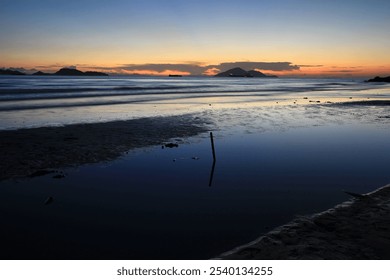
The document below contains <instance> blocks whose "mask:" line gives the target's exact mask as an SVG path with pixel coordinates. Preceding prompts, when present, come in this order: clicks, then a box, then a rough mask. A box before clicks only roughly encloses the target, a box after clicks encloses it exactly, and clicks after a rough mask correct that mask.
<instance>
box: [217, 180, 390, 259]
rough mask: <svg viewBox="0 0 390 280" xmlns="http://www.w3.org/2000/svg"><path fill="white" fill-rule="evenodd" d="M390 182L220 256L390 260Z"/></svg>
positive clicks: (296, 220) (298, 218) (238, 257)
mask: <svg viewBox="0 0 390 280" xmlns="http://www.w3.org/2000/svg"><path fill="white" fill-rule="evenodd" d="M389 233H390V185H386V186H384V187H382V188H379V189H377V190H376V191H374V192H371V193H368V194H365V195H362V196H361V197H355V198H353V199H351V200H349V201H346V202H344V203H341V204H339V205H337V206H335V207H334V208H331V209H329V210H327V211H325V212H322V213H319V214H315V215H312V216H308V217H297V218H296V219H295V220H293V221H291V222H290V223H288V224H286V225H283V226H280V227H278V228H276V229H274V230H272V231H270V232H269V233H267V234H265V235H263V236H261V237H260V238H258V239H257V240H255V241H253V242H251V243H249V244H246V245H243V246H241V247H238V248H235V249H233V250H231V251H229V252H226V253H223V254H221V255H220V256H218V257H217V259H365V260H367V259H390V234H389Z"/></svg>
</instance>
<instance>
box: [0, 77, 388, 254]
mask: <svg viewBox="0 0 390 280" xmlns="http://www.w3.org/2000/svg"><path fill="white" fill-rule="evenodd" d="M378 100H381V101H383V100H386V101H389V100H390V85H389V84H382V83H365V82H364V81H363V80H362V79H309V78H307V79H295V78H262V79H256V78H216V77H143V76H110V77H52V76H50V77H34V76H23V77H19V76H18V77H17V76H1V77H0V130H16V129H21V128H36V127H44V126H64V125H68V124H76V123H98V122H109V121H114V120H130V119H137V118H144V117H157V116H158V117H161V116H180V115H184V114H192V115H194V116H197V117H198V118H200V119H204V120H206V121H207V124H208V127H209V130H210V131H207V132H205V133H200V134H199V135H195V136H191V137H188V138H185V139H179V140H180V141H179V142H180V144H179V145H178V146H177V147H173V148H165V149H162V148H161V145H156V146H148V147H143V148H137V149H134V150H130V151H128V153H126V154H124V155H122V156H121V157H119V158H117V159H115V160H112V161H109V162H107V161H106V162H101V163H95V164H87V165H81V166H77V167H68V168H63V170H62V171H63V172H64V173H65V174H66V177H64V178H62V179H53V178H52V176H51V175H48V176H40V177H36V178H29V179H10V180H6V181H2V182H0V211H1V213H3V214H2V224H3V227H2V228H3V230H2V234H1V240H2V241H0V243H3V245H2V247H3V248H6V249H5V250H2V253H0V257H1V258H2V259H14V258H17V259H18V258H20V259H208V258H213V257H216V256H218V254H221V253H223V252H225V251H228V250H231V249H233V248H234V247H236V246H240V245H243V244H245V243H247V242H250V241H252V240H254V239H255V238H257V237H259V236H261V235H262V234H265V233H267V232H269V231H270V230H272V229H274V228H276V227H278V226H280V225H283V224H284V223H286V222H288V221H291V220H292V219H294V218H296V217H300V216H309V215H312V214H314V213H318V212H321V211H325V210H326V209H328V208H330V207H333V206H334V205H336V204H338V203H341V202H343V201H346V200H348V199H350V197H349V196H348V195H347V194H346V193H345V191H349V192H355V193H367V192H370V191H373V190H375V189H376V188H379V187H381V186H383V185H386V184H388V183H390V175H389V174H390V172H389V171H390V170H389V166H390V141H389V139H390V129H389V128H390V110H389V108H390V107H389V106H388V103H381V102H376V101H378ZM362 101H366V103H362ZM373 101H375V102H373ZM386 104H387V105H386ZM209 132H213V135H214V138H213V141H214V147H215V155H216V161H214V160H213V155H212V146H211V139H210V134H209ZM172 141H173V142H175V141H178V139H172ZM47 197H52V198H54V200H53V201H52V203H50V204H49V205H46V204H45V203H44V202H45V200H46V199H47Z"/></svg>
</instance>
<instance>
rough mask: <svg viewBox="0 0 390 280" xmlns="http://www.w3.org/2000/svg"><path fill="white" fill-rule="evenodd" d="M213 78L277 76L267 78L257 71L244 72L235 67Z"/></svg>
mask: <svg viewBox="0 0 390 280" xmlns="http://www.w3.org/2000/svg"><path fill="white" fill-rule="evenodd" d="M215 77H247V78H276V77H277V76H274V75H272V76H268V75H265V74H264V73H262V72H260V71H257V70H250V71H245V70H244V69H242V68H240V67H236V68H232V69H229V70H227V71H225V72H221V73H218V74H217V75H215Z"/></svg>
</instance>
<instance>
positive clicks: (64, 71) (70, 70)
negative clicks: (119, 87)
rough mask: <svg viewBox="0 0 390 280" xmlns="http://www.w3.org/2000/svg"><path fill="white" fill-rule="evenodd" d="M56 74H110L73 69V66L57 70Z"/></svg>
mask: <svg viewBox="0 0 390 280" xmlns="http://www.w3.org/2000/svg"><path fill="white" fill-rule="evenodd" d="M54 75H58V76H108V74H106V73H102V72H95V71H87V72H82V71H80V70H77V69H73V68H61V69H60V70H58V71H57V72H55V73H54Z"/></svg>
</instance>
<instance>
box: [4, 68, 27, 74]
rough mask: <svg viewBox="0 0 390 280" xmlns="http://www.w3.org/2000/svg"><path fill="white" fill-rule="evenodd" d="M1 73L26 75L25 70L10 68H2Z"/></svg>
mask: <svg viewBox="0 0 390 280" xmlns="http://www.w3.org/2000/svg"><path fill="white" fill-rule="evenodd" d="M0 75H26V74H25V73H23V72H20V71H15V70H10V69H0Z"/></svg>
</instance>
